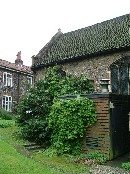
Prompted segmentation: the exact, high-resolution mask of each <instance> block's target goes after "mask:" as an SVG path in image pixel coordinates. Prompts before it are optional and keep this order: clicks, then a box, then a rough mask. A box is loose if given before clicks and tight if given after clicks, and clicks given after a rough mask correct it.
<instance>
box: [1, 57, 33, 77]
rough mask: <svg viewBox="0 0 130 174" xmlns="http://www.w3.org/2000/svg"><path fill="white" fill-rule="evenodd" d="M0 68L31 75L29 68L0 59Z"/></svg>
mask: <svg viewBox="0 0 130 174" xmlns="http://www.w3.org/2000/svg"><path fill="white" fill-rule="evenodd" d="M0 66H2V67H3V68H9V69H12V70H15V71H21V72H24V73H29V74H31V73H32V71H31V68H30V67H29V66H25V65H22V66H18V65H16V64H15V63H11V62H8V61H6V60H2V59H0Z"/></svg>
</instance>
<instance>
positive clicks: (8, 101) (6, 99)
mask: <svg viewBox="0 0 130 174" xmlns="http://www.w3.org/2000/svg"><path fill="white" fill-rule="evenodd" d="M11 106H12V97H11V96H3V99H2V108H3V109H5V110H6V111H11Z"/></svg>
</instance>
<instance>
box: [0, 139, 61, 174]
mask: <svg viewBox="0 0 130 174" xmlns="http://www.w3.org/2000/svg"><path fill="white" fill-rule="evenodd" d="M35 173H37V174H44V173H45V174H53V173H56V174H58V172H56V171H54V170H52V169H49V168H48V167H46V166H44V165H43V164H41V163H38V162H36V161H34V160H33V159H31V158H26V157H24V156H23V155H21V154H19V153H18V152H17V151H16V150H15V149H14V148H13V147H11V145H9V144H7V143H6V142H4V141H1V140H0V174H35Z"/></svg>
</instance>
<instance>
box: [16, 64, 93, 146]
mask: <svg viewBox="0 0 130 174" xmlns="http://www.w3.org/2000/svg"><path fill="white" fill-rule="evenodd" d="M45 74H46V75H45V78H44V79H43V80H39V81H38V82H37V83H36V84H35V87H34V88H31V89H30V91H29V93H28V95H27V96H26V97H25V98H23V99H22V100H21V102H20V103H19V105H18V114H19V117H18V118H17V122H18V124H19V126H20V127H21V131H22V134H23V137H24V138H26V139H28V140H32V141H35V142H40V143H41V142H46V141H47V142H48V141H50V136H51V129H50V128H49V127H48V126H49V125H48V116H49V114H50V110H51V106H52V104H53V99H54V98H57V97H58V96H59V95H63V94H72V93H86V92H87V93H91V92H92V91H93V84H92V82H91V80H89V79H87V78H86V77H83V76H82V77H81V78H80V77H76V76H70V75H69V76H68V75H65V73H64V72H63V71H62V69H61V67H60V66H54V67H53V68H48V70H47V72H46V73H45Z"/></svg>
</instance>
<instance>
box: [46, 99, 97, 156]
mask: <svg viewBox="0 0 130 174" xmlns="http://www.w3.org/2000/svg"><path fill="white" fill-rule="evenodd" d="M96 119H97V117H96V109H95V104H94V103H93V102H92V101H91V100H89V99H87V98H78V99H70V100H59V99H58V100H56V101H55V102H54V104H53V105H52V107H51V112H50V115H49V127H50V128H51V129H52V135H51V143H52V146H53V147H54V148H56V150H57V153H58V154H64V153H69V154H78V153H80V152H81V150H82V141H83V137H84V135H85V133H86V128H87V127H88V126H90V125H92V124H93V123H95V122H96Z"/></svg>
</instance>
